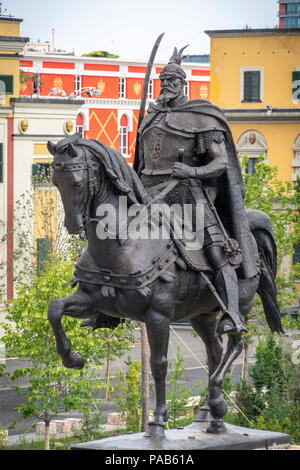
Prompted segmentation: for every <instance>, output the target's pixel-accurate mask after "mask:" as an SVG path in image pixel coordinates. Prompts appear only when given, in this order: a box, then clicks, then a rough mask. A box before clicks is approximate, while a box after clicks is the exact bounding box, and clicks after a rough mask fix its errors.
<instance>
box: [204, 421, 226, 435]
mask: <svg viewBox="0 0 300 470" xmlns="http://www.w3.org/2000/svg"><path fill="white" fill-rule="evenodd" d="M206 432H207V433H209V434H222V433H224V432H226V428H225V426H224V423H223V421H222V420H221V419H214V420H213V421H212V422H211V423H210V425H209V426H208V428H207V430H206Z"/></svg>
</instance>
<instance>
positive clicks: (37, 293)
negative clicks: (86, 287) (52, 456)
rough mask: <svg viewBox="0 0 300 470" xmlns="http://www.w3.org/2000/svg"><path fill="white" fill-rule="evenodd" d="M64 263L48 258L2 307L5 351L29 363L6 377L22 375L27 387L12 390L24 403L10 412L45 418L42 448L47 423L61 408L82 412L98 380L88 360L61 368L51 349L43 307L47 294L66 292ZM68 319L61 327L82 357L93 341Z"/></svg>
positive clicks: (51, 337)
mask: <svg viewBox="0 0 300 470" xmlns="http://www.w3.org/2000/svg"><path fill="white" fill-rule="evenodd" d="M71 268H72V265H71V263H70V262H66V261H60V262H58V260H54V261H52V262H50V263H49V264H48V266H47V269H46V270H45V272H43V273H42V274H41V275H40V276H36V277H35V278H34V279H33V280H32V281H31V283H30V284H29V285H27V286H20V287H19V289H18V292H17V296H16V298H15V299H14V300H12V301H11V302H8V303H7V305H6V310H7V315H6V322H3V323H2V324H1V326H2V328H3V330H4V336H3V337H2V341H3V343H4V344H5V346H6V351H7V352H8V354H13V355H16V356H17V357H19V358H26V359H27V360H29V361H30V366H28V367H26V368H18V369H17V370H15V371H14V372H13V373H12V375H11V380H12V382H13V381H15V380H16V379H19V378H20V377H26V378H27V380H28V382H29V386H28V387H27V388H25V389H24V388H21V387H19V386H17V385H14V386H13V389H14V390H15V391H16V392H18V393H19V394H21V395H23V397H24V399H25V401H24V403H22V404H21V405H20V406H19V407H18V408H16V411H18V412H19V413H20V414H21V415H22V417H23V418H27V417H29V416H33V417H35V418H36V419H41V420H43V421H44V422H45V449H49V427H50V422H51V420H52V419H54V418H55V417H57V416H58V414H59V412H60V411H62V410H71V409H73V410H76V409H80V410H81V411H83V409H85V408H86V407H90V406H91V398H92V396H93V394H94V393H95V390H96V389H98V388H99V386H100V387H101V386H103V383H101V381H99V382H98V380H99V379H98V380H97V381H95V378H94V375H95V373H97V375H99V371H100V369H101V366H100V365H99V364H97V365H96V364H91V363H89V364H88V365H89V368H88V367H87V366H86V367H85V368H84V369H83V371H82V372H80V371H76V370H69V369H66V368H64V367H63V366H62V364H61V359H60V357H59V356H58V355H57V353H56V344H55V338H54V335H53V331H52V329H51V326H50V324H49V322H48V320H47V313H46V312H47V307H48V303H49V302H50V300H51V298H53V297H61V296H64V295H67V294H69V293H70V291H71V289H70V273H71V272H72V271H71ZM75 323H76V321H75V320H74V319H70V318H68V319H66V321H65V328H67V329H68V330H69V335H70V337H72V341H73V343H74V346H75V347H76V348H80V349H81V350H82V351H83V352H84V353H85V354H86V356H90V355H91V353H92V352H93V351H94V349H93V347H95V344H91V343H94V341H92V342H91V341H90V337H89V335H88V332H84V331H82V330H80V329H79V328H78V327H77V325H76V324H75Z"/></svg>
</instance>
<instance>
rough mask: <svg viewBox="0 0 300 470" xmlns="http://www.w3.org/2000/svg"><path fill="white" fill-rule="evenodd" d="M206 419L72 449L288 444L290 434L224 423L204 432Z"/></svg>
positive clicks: (249, 447)
mask: <svg viewBox="0 0 300 470" xmlns="http://www.w3.org/2000/svg"><path fill="white" fill-rule="evenodd" d="M208 426H209V423H208V422H195V423H193V424H190V425H189V426H186V427H185V428H178V429H170V430H167V431H165V434H166V437H165V438H163V439H154V438H149V437H145V433H136V434H126V435H122V436H115V437H109V438H106V439H100V440H98V441H91V442H82V443H80V444H75V445H73V446H72V449H73V450H105V451H110V450H115V451H122V450H135V451H137V450H143V451H148V450H158V451H164V450H184V451H193V450H254V449H266V450H267V449H270V448H272V447H274V446H284V445H285V444H286V445H288V444H289V442H290V436H289V435H288V434H283V433H279V432H271V431H262V430H259V429H248V428H242V427H239V426H233V425H231V424H226V423H224V432H222V433H220V434H211V433H208V432H207V428H208Z"/></svg>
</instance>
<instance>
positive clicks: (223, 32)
mask: <svg viewBox="0 0 300 470" xmlns="http://www.w3.org/2000/svg"><path fill="white" fill-rule="evenodd" d="M204 32H205V33H206V34H207V35H208V36H209V37H211V38H225V37H241V36H288V35H291V36H295V35H300V28H263V29H252V28H244V29H216V30H208V31H204Z"/></svg>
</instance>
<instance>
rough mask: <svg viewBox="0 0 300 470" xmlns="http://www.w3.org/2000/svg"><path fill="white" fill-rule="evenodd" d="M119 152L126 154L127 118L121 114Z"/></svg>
mask: <svg viewBox="0 0 300 470" xmlns="http://www.w3.org/2000/svg"><path fill="white" fill-rule="evenodd" d="M120 152H121V153H122V155H124V156H127V155H128V118H127V116H126V114H123V116H122V117H121V120H120Z"/></svg>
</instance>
